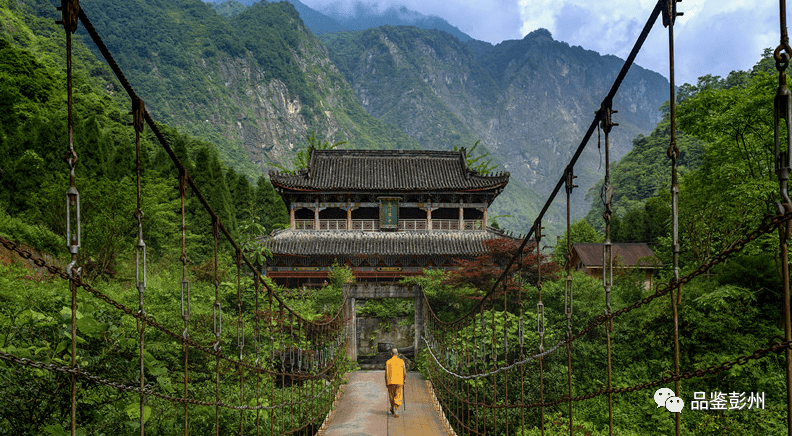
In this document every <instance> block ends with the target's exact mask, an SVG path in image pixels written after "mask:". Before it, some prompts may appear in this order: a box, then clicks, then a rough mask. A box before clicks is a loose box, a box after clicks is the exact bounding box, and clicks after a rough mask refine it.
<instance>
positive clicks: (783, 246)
mask: <svg viewBox="0 0 792 436" xmlns="http://www.w3.org/2000/svg"><path fill="white" fill-rule="evenodd" d="M778 3H779V21H780V41H779V45H778V47H776V49H775V51H774V52H773V57H774V59H775V66H776V70H778V91H777V92H776V96H775V99H774V101H773V106H774V146H775V147H774V148H775V172H776V175H777V177H778V184H779V191H780V197H781V199H780V201H778V202H777V203H776V207H777V212H778V213H779V214H788V213H790V211H792V201H791V200H790V198H789V190H788V184H789V173H790V171H792V93H790V90H789V87H788V86H787V76H786V70H787V67H788V66H789V61H790V58H792V48H790V46H789V35H788V33H787V27H786V21H787V20H786V0H779V2H778ZM782 121H783V123H784V128H785V129H784V130H783V131H782V128H781V122H782ZM782 141H783V142H785V144H783V146H782ZM791 235H792V225H790V223H789V222H786V223H783V224H780V225H779V227H778V236H779V250H780V262H781V265H782V267H781V277H782V286H783V289H782V291H783V294H784V309H783V313H784V339H785V340H786V341H787V342H789V341H792V298H790V283H789V282H790V279H789V245H788V244H789V238H790V236H791ZM785 357H786V388H787V434H788V435H789V436H792V350H790V349H787V350H786V351H785Z"/></svg>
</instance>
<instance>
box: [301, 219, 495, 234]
mask: <svg viewBox="0 0 792 436" xmlns="http://www.w3.org/2000/svg"><path fill="white" fill-rule="evenodd" d="M351 223H352V226H351V230H358V231H364V232H378V231H379V230H380V223H379V220H375V219H374V220H361V219H354V220H351ZM347 224H348V223H347V220H344V219H320V220H318V229H319V230H348V227H349V226H348V225H347ZM398 225H399V228H398V229H399V230H401V231H413V230H429V229H430V228H431V230H460V229H461V230H484V229H485V228H486V225H485V223H484V220H455V219H433V220H432V221H431V227H430V225H429V220H425V219H424V220H420V219H417V220H416V219H400V220H399V224H398ZM316 227H317V221H316V220H312V219H307V220H306V219H298V220H294V228H295V230H314V229H315V228H316Z"/></svg>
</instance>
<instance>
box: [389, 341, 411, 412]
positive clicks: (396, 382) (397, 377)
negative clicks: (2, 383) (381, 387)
mask: <svg viewBox="0 0 792 436" xmlns="http://www.w3.org/2000/svg"><path fill="white" fill-rule="evenodd" d="M391 352H392V353H393V357H391V358H390V359H388V362H387V363H385V384H386V385H387V386H388V400H390V406H391V407H390V413H392V414H393V416H394V417H396V418H398V417H399V406H401V405H402V394H403V392H404V391H403V389H404V381H405V379H406V378H407V372H406V370H405V368H404V361H403V360H401V359H399V350H397V349H395V348H394V349H393V350H392V351H391Z"/></svg>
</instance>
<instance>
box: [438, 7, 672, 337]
mask: <svg viewBox="0 0 792 436" xmlns="http://www.w3.org/2000/svg"><path fill="white" fill-rule="evenodd" d="M665 1H666V0H658V2H657V3H656V4H655V7H654V9H652V12H651V13H650V15H649V18H648V19H647V21H646V24H645V25H644V27H643V29H642V30H641V33H640V34H639V36H638V38H637V40H636V41H635V44H634V45H633V48H632V50H631V51H630V54H629V55H628V56H627V59H626V60H625V61H624V64H623V65H622V68H621V70H619V73H618V74H617V76H616V79H615V80H614V82H613V85H612V86H611V88H610V90H609V91H608V94H607V95H606V96H605V98H604V99H603V103H604V102H606V101H612V100H613V98H614V97H615V96H616V93H617V92H618V90H619V88H620V87H621V84H622V82H623V81H624V78H625V77H626V76H627V72H628V71H629V70H630V68H631V67H632V65H633V64H634V62H635V58H636V56H638V53H639V52H640V50H641V47H643V44H644V42H645V41H646V38H647V37H648V36H649V33H650V32H651V30H652V27H653V26H654V23H655V22H656V21H657V18H658V17H659V16H660V13H661V11H662V10H663V5H664V4H665ZM600 117H601V114H600V112H596V113H595V115H594V119H593V120H592V121H591V124H590V125H589V127H588V130H586V133H585V134H584V135H583V139H582V140H581V141H580V144H579V145H578V146H577V148H576V149H575V152H574V153H573V155H572V157H571V158H570V160H569V163H568V164H567V167H574V166H575V164H576V163H577V161H578V159H579V158H580V156H581V154H582V153H583V150H584V149H585V148H586V145H587V144H588V141H589V140H590V139H591V136H592V135H593V134H594V131H595V130H596V129H597V126H598V125H599V123H600V121H601V118H600ZM565 182H566V174H564V175H562V176H561V178H560V179H559V180H558V182H557V183H556V185H555V187H554V188H553V190H552V191H551V193H550V195H549V196H548V198H547V201H545V204H544V206H542V209H541V210H540V212H539V214H538V215H537V218H536V221H541V220H543V219H544V216H545V214H547V211H548V210H549V209H550V206H551V205H552V203H553V202H554V201H555V199H556V196H557V195H558V193H559V192H560V191H561V187H562V186H564V184H565ZM533 236H534V235H533V228H532V229H531V230H530V231H529V232H528V234H526V235H525V237H524V238H523V241H522V243H521V244H520V246H519V248H518V249H517V250H516V251H515V253H514V255H513V256H512V257H511V258H510V260H509V261H508V262H507V264H506V267H505V268H504V270H503V272H502V273H501V275H500V276H499V277H498V278H497V279H496V280H495V282H494V283H493V285H492V287H491V288H490V290H489V292H487V294H486V295H485V297H484V298H483V299H482V300H481V301H480V302H479V303H478V305H477V307H476V308H474V309H471V311H470V312H468V313H467V314H465V315H462V316H461V317H460V318H459V319H457V320H454V321H450V322H444V321H440V322H441V323H442V324H444V325H452V324H457V323H459V322H460V321H462V320H464V319H465V318H467V317H470V316H472V314H473V313H475V312H476V311H477V310H478V308H479V307H483V306H484V304H486V303H487V301H488V300H489V299H491V298H492V296H493V294H494V293H495V291H496V289H497V288H498V286H499V285H500V283H501V282H502V281H503V280H505V279H506V277H507V276H508V275H509V272H510V271H511V268H512V266H513V265H514V264H515V262H516V261H517V256H518V253H519V252H520V251H521V250H523V249H525V246H526V245H527V244H528V241H530V240H531V238H532V237H533Z"/></svg>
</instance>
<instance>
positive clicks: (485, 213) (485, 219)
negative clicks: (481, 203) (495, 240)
mask: <svg viewBox="0 0 792 436" xmlns="http://www.w3.org/2000/svg"><path fill="white" fill-rule="evenodd" d="M483 220H484V222H482V223H481V229H482V230H487V226H488V225H489V221H488V220H487V208H486V207H485V208H484V217H483Z"/></svg>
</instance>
